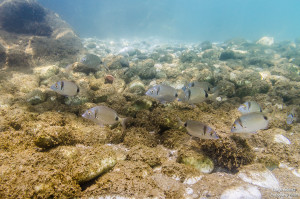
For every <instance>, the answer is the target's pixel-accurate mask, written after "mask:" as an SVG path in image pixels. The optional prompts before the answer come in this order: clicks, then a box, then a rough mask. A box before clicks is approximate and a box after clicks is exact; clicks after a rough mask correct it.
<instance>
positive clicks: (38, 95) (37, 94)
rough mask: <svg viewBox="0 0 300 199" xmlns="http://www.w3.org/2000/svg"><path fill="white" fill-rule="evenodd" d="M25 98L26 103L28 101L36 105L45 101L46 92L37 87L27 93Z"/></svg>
mask: <svg viewBox="0 0 300 199" xmlns="http://www.w3.org/2000/svg"><path fill="white" fill-rule="evenodd" d="M26 98H27V102H28V103H30V104H31V105H36V104H40V103H42V102H44V101H46V99H47V96H46V93H44V92H42V91H41V90H38V89H37V90H34V91H32V92H30V93H28V95H27V97H26Z"/></svg>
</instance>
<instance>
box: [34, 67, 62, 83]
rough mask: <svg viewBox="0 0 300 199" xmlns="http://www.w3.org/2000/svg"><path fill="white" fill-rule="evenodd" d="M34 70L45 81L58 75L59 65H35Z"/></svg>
mask: <svg viewBox="0 0 300 199" xmlns="http://www.w3.org/2000/svg"><path fill="white" fill-rule="evenodd" d="M33 71H34V74H37V75H38V76H39V78H40V79H41V80H42V81H43V80H46V79H48V78H51V77H53V76H55V75H57V74H58V73H59V67H58V66H56V65H49V66H41V67H35V68H34V69H33Z"/></svg>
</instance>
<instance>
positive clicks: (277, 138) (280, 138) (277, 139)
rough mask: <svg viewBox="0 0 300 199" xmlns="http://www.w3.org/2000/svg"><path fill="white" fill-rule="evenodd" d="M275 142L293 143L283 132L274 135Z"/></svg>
mask: <svg viewBox="0 0 300 199" xmlns="http://www.w3.org/2000/svg"><path fill="white" fill-rule="evenodd" d="M274 142H277V143H283V144H291V141H290V140H289V139H287V138H286V137H284V136H283V135H281V134H276V135H275V136H274Z"/></svg>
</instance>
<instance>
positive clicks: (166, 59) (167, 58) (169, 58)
mask: <svg viewBox="0 0 300 199" xmlns="http://www.w3.org/2000/svg"><path fill="white" fill-rule="evenodd" d="M159 61H160V62H166V63H172V61H173V57H172V55H171V54H165V55H162V56H161V57H160V58H159Z"/></svg>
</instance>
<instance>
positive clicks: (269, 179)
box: [238, 164, 280, 190]
mask: <svg viewBox="0 0 300 199" xmlns="http://www.w3.org/2000/svg"><path fill="white" fill-rule="evenodd" d="M238 176H239V177H240V178H241V179H242V180H243V181H245V182H248V183H250V184H254V185H257V186H260V187H264V188H267V189H273V190H274V189H279V188H280V186H279V182H278V181H277V179H276V177H275V176H274V175H273V174H272V172H271V171H269V170H268V169H267V168H266V167H264V166H262V165H255V164H254V165H249V166H245V167H244V168H243V169H242V170H241V171H240V172H239V173H238Z"/></svg>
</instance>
